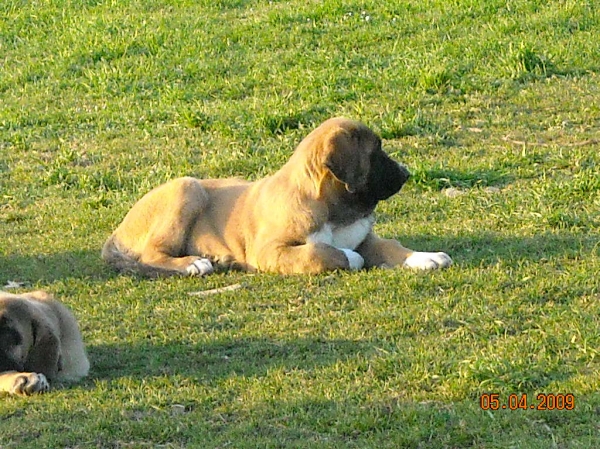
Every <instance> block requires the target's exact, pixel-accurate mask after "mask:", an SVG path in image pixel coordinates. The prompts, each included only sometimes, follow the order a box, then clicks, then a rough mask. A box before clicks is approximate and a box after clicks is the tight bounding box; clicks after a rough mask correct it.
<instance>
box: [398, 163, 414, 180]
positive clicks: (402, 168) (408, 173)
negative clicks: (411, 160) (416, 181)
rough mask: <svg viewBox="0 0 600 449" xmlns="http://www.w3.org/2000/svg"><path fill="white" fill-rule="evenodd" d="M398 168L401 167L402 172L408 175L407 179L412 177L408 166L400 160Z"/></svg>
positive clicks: (405, 175) (403, 174)
mask: <svg viewBox="0 0 600 449" xmlns="http://www.w3.org/2000/svg"><path fill="white" fill-rule="evenodd" d="M398 168H399V169H400V173H401V174H402V176H404V177H406V179H408V178H410V176H411V175H410V171H408V168H406V167H405V166H404V165H402V164H401V163H400V162H398Z"/></svg>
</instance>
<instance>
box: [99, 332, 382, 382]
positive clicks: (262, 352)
mask: <svg viewBox="0 0 600 449" xmlns="http://www.w3.org/2000/svg"><path fill="white" fill-rule="evenodd" d="M372 350H373V349H372V346H371V345H370V344H369V343H368V342H364V341H350V340H325V339H319V338H312V339H311V338H308V339H297V340H293V341H276V340H271V339H267V338H247V337H246V338H241V339H239V340H224V341H217V342H214V343H210V344H208V345H201V344H196V343H187V342H173V343H167V344H152V343H147V344H145V343H143V344H136V345H131V344H107V345H96V346H90V347H88V353H89V357H90V360H92V361H93V367H92V373H91V378H92V379H94V378H96V379H109V380H110V379H117V378H121V377H126V376H136V377H137V376H142V377H156V376H173V375H182V376H188V377H192V378H195V379H197V380H199V381H208V382H210V381H212V380H215V379H220V378H223V377H228V376H231V375H237V376H246V377H263V376H265V375H266V374H267V373H268V372H269V371H270V370H272V369H274V368H280V367H281V368H284V369H286V370H295V369H302V370H313V369H317V368H320V367H324V366H328V365H331V364H334V363H336V362H338V361H340V360H347V359H350V358H354V357H356V356H357V355H359V354H364V353H365V352H371V351H372Z"/></svg>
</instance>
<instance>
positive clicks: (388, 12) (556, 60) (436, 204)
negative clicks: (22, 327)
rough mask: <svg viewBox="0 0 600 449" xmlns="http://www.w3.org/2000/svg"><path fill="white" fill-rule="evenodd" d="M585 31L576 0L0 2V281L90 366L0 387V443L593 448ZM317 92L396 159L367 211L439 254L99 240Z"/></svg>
mask: <svg viewBox="0 0 600 449" xmlns="http://www.w3.org/2000/svg"><path fill="white" fill-rule="evenodd" d="M599 30H600V6H599V5H598V3H597V2H595V1H591V0H588V1H582V0H577V1H575V0H551V1H541V0H501V1H500V0H490V1H487V0H469V1H467V0H465V1H442V0H422V1H416V0H403V1H391V0H378V1H370V0H365V1H362V2H359V1H355V0H332V1H324V2H319V1H314V0H308V1H299V0H291V1H285V2H284V1H259V0H256V1H250V0H212V1H209V0H197V1H196V0H171V1H168V0H137V1H134V0H131V1H127V0H122V1H121V0H106V1H103V0H37V1H24V0H3V1H2V2H0V286H1V285H5V284H7V283H8V282H9V281H14V282H23V283H25V286H24V287H23V288H21V289H20V290H16V291H22V290H27V289H33V288H36V289H45V290H48V291H50V292H52V293H54V294H55V295H56V296H58V297H59V298H61V299H62V300H63V301H64V302H65V303H67V304H68V305H69V306H70V307H71V308H72V310H73V311H74V312H75V314H76V315H77V317H78V319H79V321H80V325H81V328H82V332H83V334H84V339H85V341H86V344H87V348H88V353H89V357H90V360H91V363H92V369H91V373H90V376H89V378H87V379H86V380H85V381H84V382H82V383H80V384H77V385H67V386H64V388H60V389H57V390H55V391H53V392H51V393H49V394H47V395H44V396H39V397H31V398H14V397H3V398H2V399H1V402H0V448H2V449H4V448H19V449H21V448H39V447H49V448H58V447H61V448H62V447H65V448H66V447H69V448H96V447H102V448H104V447H112V448H130V447H131V448H138V447H165V448H183V447H198V448H225V447H230V448H316V447H318V448H321V447H322V448H378V449H383V448H403V447H406V448H465V447H477V448H510V447H512V448H552V447H555V448H592V447H598V442H599V441H600V425H599V424H598V422H599V419H598V418H599V415H600V394H599V392H598V390H599V387H600V357H598V351H599V348H600V289H599V273H600V250H599V242H600V239H599V235H600V233H599V231H600V141H599V139H600V31H599ZM336 115H345V116H348V117H350V118H354V119H358V120H362V121H364V122H365V123H366V124H368V125H369V126H371V127H372V128H373V129H375V130H376V131H377V132H378V133H380V134H381V135H382V136H383V138H384V147H385V148H386V149H387V151H388V152H389V153H390V154H391V155H393V156H394V158H396V159H397V160H399V161H401V162H403V163H405V164H406V165H407V166H408V167H409V168H410V169H411V171H412V173H413V177H412V178H411V180H410V181H409V182H408V183H407V185H406V186H405V187H404V188H403V190H402V191H401V192H400V194H398V195H396V196H395V197H393V198H392V199H391V200H389V201H387V202H385V203H383V204H381V205H380V206H379V207H378V223H377V225H376V230H377V232H378V233H379V234H380V235H383V236H386V237H395V238H398V239H400V240H401V241H402V242H403V243H404V244H405V245H407V246H411V247H413V248H416V249H420V250H436V251H438V250H439V251H446V252H447V253H449V254H450V255H451V256H452V257H453V259H454V261H455V264H454V266H453V267H451V268H450V269H448V270H445V271H441V272H432V273H417V272H412V271H408V270H401V269H399V270H388V271H386V270H372V271H369V272H358V273H347V272H336V273H332V274H329V275H323V276H290V277H282V276H276V275H268V274H257V275H248V274H244V273H225V274H218V275H214V276H211V277H208V278H206V279H188V278H185V279H184V278H181V279H165V280H144V279H139V278H133V277H126V276H120V275H117V274H116V273H114V272H112V271H111V270H110V269H108V268H107V267H106V266H104V264H103V263H102V261H101V259H100V257H99V252H100V248H101V246H102V244H103V242H104V240H105V239H106V238H107V236H108V235H109V234H110V233H111V232H112V230H113V229H114V228H115V227H116V225H117V224H118V223H119V222H120V220H121V219H122V217H123V216H124V214H125V213H126V211H127V210H128V209H129V208H130V207H131V205H132V204H133V203H134V202H135V201H136V199H138V198H139V197H140V196H141V195H142V194H143V193H145V192H146V191H148V190H149V189H150V188H152V187H154V186H156V185H158V184H160V183H162V182H164V181H166V180H168V179H172V178H174V177H176V176H181V175H193V176H198V177H209V176H210V177H221V176H231V175H235V176H241V177H245V178H250V179H256V178H259V177H261V176H264V175H265V174H268V173H272V172H274V171H275V170H277V168H278V167H279V166H280V165H281V164H283V162H284V161H285V160H286V159H287V158H288V157H289V155H290V154H291V152H292V151H293V149H294V147H295V146H296V145H297V144H298V142H299V141H300V140H301V139H302V138H303V136H305V135H306V134H307V133H308V132H309V131H310V130H311V129H313V128H314V127H315V126H317V125H318V124H319V123H320V122H321V121H323V120H325V119H326V118H329V117H331V116H336ZM236 283H241V284H242V285H243V288H242V289H239V290H236V291H231V292H224V293H221V294H214V295H210V296H205V297H201V296H190V295H189V293H190V292H196V291H199V290H205V289H211V288H216V287H223V286H228V285H232V284H236ZM597 357H598V358H597ZM482 394H497V395H498V398H499V401H500V405H507V406H510V405H514V404H511V402H510V401H511V400H513V399H514V398H522V397H523V395H527V407H528V408H527V410H522V409H517V410H510V407H509V408H507V409H504V410H503V409H502V408H501V409H500V410H497V411H495V410H482V408H481V406H480V398H481V395H482ZM538 394H544V395H548V396H546V397H548V398H552V400H553V404H554V405H555V407H554V408H556V406H559V408H562V406H560V405H559V404H555V403H554V398H558V397H559V396H552V395H565V394H572V395H573V396H572V397H573V398H574V399H575V408H574V409H573V410H566V409H565V410H535V409H531V408H529V407H530V406H531V405H533V406H535V405H539V404H540V403H541V399H537V395H538ZM511 395H516V396H511ZM560 397H562V396H560ZM485 398H488V396H486V397H485ZM511 398H512V399H511ZM549 401H550V399H549ZM484 405H489V404H487V403H486V404H484ZM549 405H552V404H550V403H549ZM551 408H552V407H551Z"/></svg>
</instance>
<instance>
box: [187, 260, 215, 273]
mask: <svg viewBox="0 0 600 449" xmlns="http://www.w3.org/2000/svg"><path fill="white" fill-rule="evenodd" d="M186 270H187V272H188V274H189V275H190V276H205V275H207V274H211V273H212V272H213V271H215V269H214V268H213V264H212V263H211V261H210V260H208V259H198V260H195V261H194V262H193V263H192V264H191V265H189V266H188V267H187V268H186Z"/></svg>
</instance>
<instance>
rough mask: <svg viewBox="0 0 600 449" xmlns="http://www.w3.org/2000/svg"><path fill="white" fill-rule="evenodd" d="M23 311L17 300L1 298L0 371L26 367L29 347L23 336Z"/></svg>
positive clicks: (20, 369) (17, 369) (21, 369)
mask: <svg viewBox="0 0 600 449" xmlns="http://www.w3.org/2000/svg"><path fill="white" fill-rule="evenodd" d="M22 313H23V310H22V308H21V307H19V304H18V303H17V302H15V301H13V300H10V299H4V298H0V372H3V371H23V369H24V366H25V359H26V357H27V352H28V348H26V347H25V346H26V342H25V341H24V340H25V339H24V338H23V337H24V336H23V325H22V324H23V323H22V321H21V319H20V317H21V316H22Z"/></svg>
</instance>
